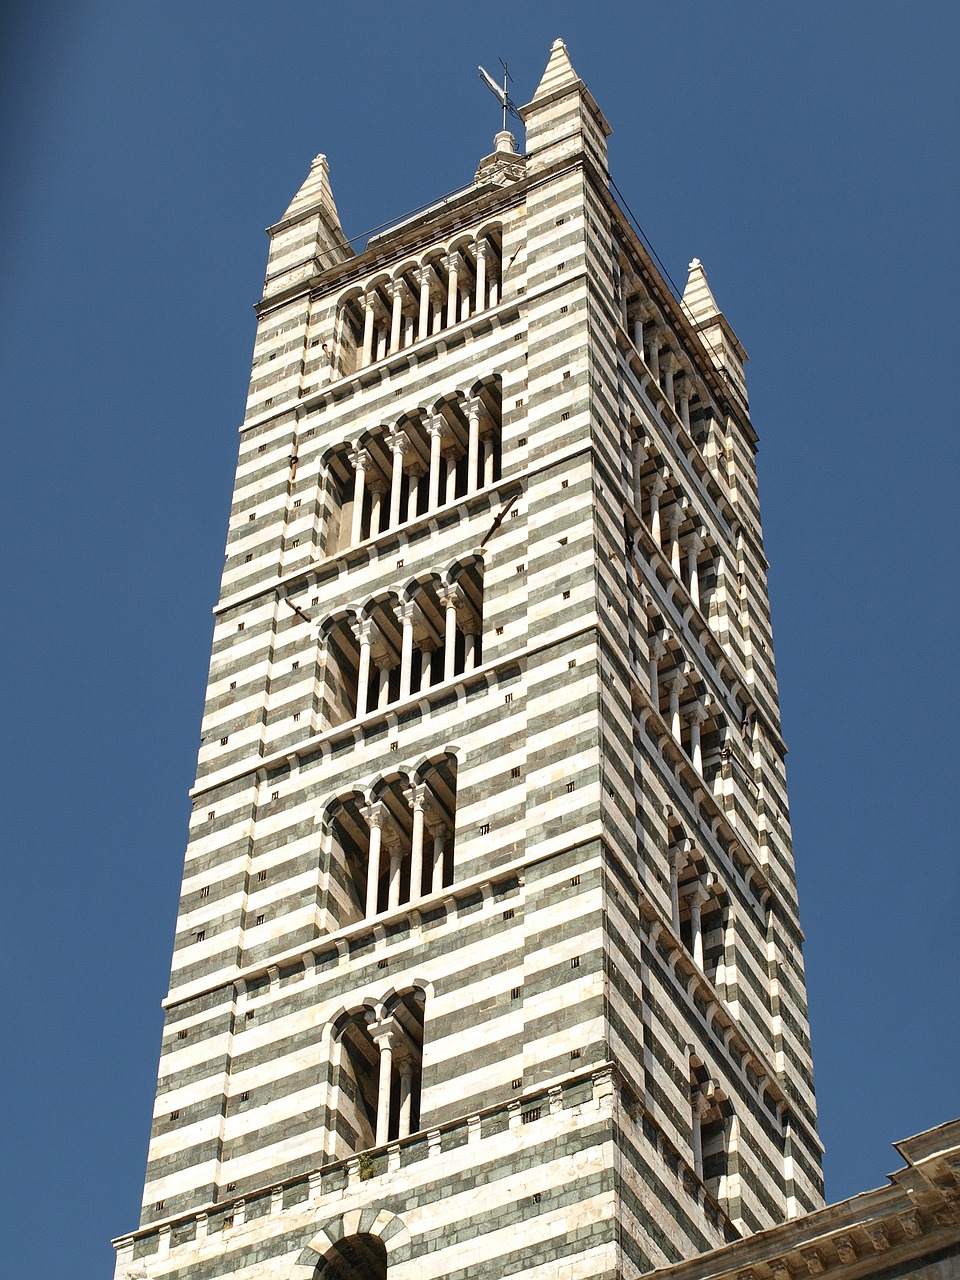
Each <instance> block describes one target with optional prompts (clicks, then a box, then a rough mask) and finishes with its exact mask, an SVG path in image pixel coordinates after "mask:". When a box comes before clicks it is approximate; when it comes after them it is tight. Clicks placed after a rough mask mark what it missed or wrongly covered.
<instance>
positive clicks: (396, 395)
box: [393, 387, 403, 399]
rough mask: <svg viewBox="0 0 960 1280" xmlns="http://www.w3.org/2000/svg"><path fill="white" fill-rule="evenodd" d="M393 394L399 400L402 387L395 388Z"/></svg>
mask: <svg viewBox="0 0 960 1280" xmlns="http://www.w3.org/2000/svg"><path fill="white" fill-rule="evenodd" d="M393 394H394V396H395V397H396V398H397V399H399V398H400V396H402V395H403V387H397V389H396V391H394V393H393Z"/></svg>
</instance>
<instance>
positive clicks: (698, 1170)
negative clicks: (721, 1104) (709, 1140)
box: [691, 1089, 710, 1182]
mask: <svg viewBox="0 0 960 1280" xmlns="http://www.w3.org/2000/svg"><path fill="white" fill-rule="evenodd" d="M691 1102H692V1110H693V1125H692V1129H693V1132H692V1134H691V1136H692V1138H693V1171H694V1173H695V1174H696V1175H697V1177H698V1178H699V1179H700V1181H701V1182H702V1181H703V1133H702V1129H701V1126H702V1124H703V1117H704V1116H705V1115H706V1113H707V1112H708V1111H709V1110H710V1103H709V1101H708V1100H707V1099H706V1098H705V1097H704V1096H703V1094H702V1093H701V1092H700V1090H699V1089H698V1090H697V1092H696V1093H695V1094H694V1095H693V1098H692V1100H691Z"/></svg>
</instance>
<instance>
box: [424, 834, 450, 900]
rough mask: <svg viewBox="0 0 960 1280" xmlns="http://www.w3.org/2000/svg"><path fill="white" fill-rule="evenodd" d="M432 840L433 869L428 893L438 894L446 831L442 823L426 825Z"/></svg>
mask: <svg viewBox="0 0 960 1280" xmlns="http://www.w3.org/2000/svg"><path fill="white" fill-rule="evenodd" d="M427 825H428V827H429V829H430V835H431V836H432V838H433V868H432V871H431V879H430V892H431V893H439V891H440V890H441V889H442V888H443V846H444V844H445V842H446V836H447V829H446V827H445V826H444V825H443V823H442V822H431V823H428V824H427Z"/></svg>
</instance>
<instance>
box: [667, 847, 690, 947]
mask: <svg viewBox="0 0 960 1280" xmlns="http://www.w3.org/2000/svg"><path fill="white" fill-rule="evenodd" d="M686 865H687V851H686V849H671V850H670V923H671V924H672V925H673V932H674V933H675V934H676V936H677V937H678V938H679V937H680V872H681V871H682V870H683V868H684V867H685V866H686Z"/></svg>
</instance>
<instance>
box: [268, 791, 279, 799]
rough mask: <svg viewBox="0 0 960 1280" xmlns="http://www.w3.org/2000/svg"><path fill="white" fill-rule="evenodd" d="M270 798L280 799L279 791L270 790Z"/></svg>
mask: <svg viewBox="0 0 960 1280" xmlns="http://www.w3.org/2000/svg"><path fill="white" fill-rule="evenodd" d="M270 799H271V800H279V799H280V792H279V791H271V792H270Z"/></svg>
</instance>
